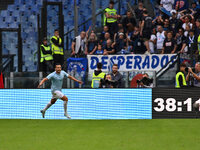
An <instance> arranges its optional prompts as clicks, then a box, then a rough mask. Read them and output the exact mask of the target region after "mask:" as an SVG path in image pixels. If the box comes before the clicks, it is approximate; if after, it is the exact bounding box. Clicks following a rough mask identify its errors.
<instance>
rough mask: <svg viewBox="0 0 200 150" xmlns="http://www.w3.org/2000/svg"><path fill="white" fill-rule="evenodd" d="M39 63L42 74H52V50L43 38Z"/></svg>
mask: <svg viewBox="0 0 200 150" xmlns="http://www.w3.org/2000/svg"><path fill="white" fill-rule="evenodd" d="M40 63H41V64H42V71H43V72H52V71H53V70H54V67H53V56H52V50H51V47H50V46H49V45H48V44H47V38H44V39H43V41H42V44H41V45H40Z"/></svg>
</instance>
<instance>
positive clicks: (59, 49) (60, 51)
mask: <svg viewBox="0 0 200 150" xmlns="http://www.w3.org/2000/svg"><path fill="white" fill-rule="evenodd" d="M52 39H55V40H58V38H57V37H56V36H52V38H51V48H52V53H53V54H60V55H64V53H63V48H62V47H58V46H56V45H55V44H54V43H53V42H52ZM61 43H62V39H61V38H59V44H61Z"/></svg>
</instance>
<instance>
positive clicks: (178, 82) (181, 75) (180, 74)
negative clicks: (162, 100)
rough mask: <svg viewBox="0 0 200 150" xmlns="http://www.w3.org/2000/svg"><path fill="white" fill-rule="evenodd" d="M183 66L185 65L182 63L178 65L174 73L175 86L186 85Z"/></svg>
mask: <svg viewBox="0 0 200 150" xmlns="http://www.w3.org/2000/svg"><path fill="white" fill-rule="evenodd" d="M185 68H186V65H185V64H184V63H182V64H181V65H180V68H179V71H178V72H177V74H176V88H182V87H186V86H187V82H186V79H185V73H186V72H185Z"/></svg>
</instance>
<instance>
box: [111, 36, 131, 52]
mask: <svg viewBox="0 0 200 150" xmlns="http://www.w3.org/2000/svg"><path fill="white" fill-rule="evenodd" d="M113 46H114V48H115V53H116V54H129V53H130V52H129V51H128V50H127V39H124V33H119V39H117V40H116V42H114V43H113Z"/></svg>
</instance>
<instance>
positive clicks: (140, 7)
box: [135, 1, 145, 25]
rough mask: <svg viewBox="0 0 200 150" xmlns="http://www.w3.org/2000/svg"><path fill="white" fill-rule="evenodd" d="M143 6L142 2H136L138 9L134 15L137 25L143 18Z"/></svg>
mask: <svg viewBox="0 0 200 150" xmlns="http://www.w3.org/2000/svg"><path fill="white" fill-rule="evenodd" d="M144 9H145V8H144V6H143V2H142V1H139V2H138V8H136V9H135V15H136V18H137V19H138V20H139V25H140V24H141V22H142V18H143V11H144Z"/></svg>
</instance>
